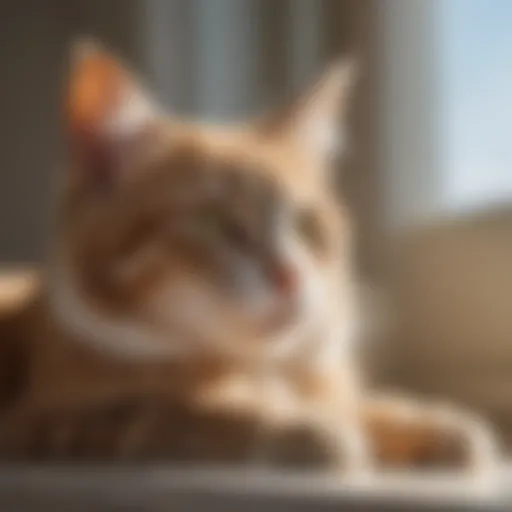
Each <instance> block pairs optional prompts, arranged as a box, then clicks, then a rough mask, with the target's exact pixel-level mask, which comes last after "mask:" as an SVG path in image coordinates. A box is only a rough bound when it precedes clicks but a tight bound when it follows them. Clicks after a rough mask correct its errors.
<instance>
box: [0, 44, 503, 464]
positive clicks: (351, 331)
mask: <svg viewBox="0 0 512 512" xmlns="http://www.w3.org/2000/svg"><path fill="white" fill-rule="evenodd" d="M356 67H357V66H355V64H354V63H353V62H352V61H347V60H345V61H341V62H338V63H335V64H334V65H332V66H331V67H330V68H329V69H328V70H327V71H326V72H325V74H324V75H323V76H322V77H321V78H320V80H319V81H318V82H317V83H316V85H315V86H314V87H312V88H311V89H310V90H308V91H307V92H306V94H304V95H303V96H302V97H301V98H299V100H298V101H296V102H294V103H292V104H291V105H290V106H288V107H287V108H285V109H282V110H281V111H279V112H277V113H273V114H272V115H269V116H263V117H262V118H258V119H256V120H253V121H251V122H247V123H245V124H238V125H231V126H211V125H206V124H200V123H195V122H192V121H187V120H180V119H178V118H176V117H173V116H167V115H164V113H163V111H162V110H161V109H160V108H159V107H158V106H157V105H156V102H155V101H154V100H153V99H152V98H151V96H150V95H148V94H147V92H146V90H145V88H144V87H143V86H142V85H141V84H140V82H139V80H137V79H136V78H135V77H134V75H133V74H132V73H131V72H130V71H129V70H128V68H127V67H126V66H124V65H123V64H121V62H120V61H119V59H117V58H116V57H114V56H113V54H111V53H110V52H108V51H107V50H105V49H104V48H103V47H101V46H99V45H98V44H94V43H90V42H88V43H85V44H84V43H82V44H80V45H78V46H76V48H75V51H74V57H73V59H72V63H71V70H70V76H69V83H68V88H67V91H68V92H67V97H66V100H65V113H66V126H65V128H66V137H67V142H68V150H69V151H68V165H67V167H66V173H65V176H64V178H63V187H62V191H61V196H60V201H59V204H58V211H57V222H56V226H55V233H54V237H53V239H52V242H51V251H50V253H51V254H50V258H49V264H48V268H47V269H46V272H45V273H44V275H43V276H40V277H39V278H37V279H35V280H34V283H33V286H32V288H30V291H28V292H27V291H26V293H25V298H24V300H22V301H20V299H19V297H16V304H15V307H8V305H6V304H3V305H2V310H3V313H2V314H1V316H0V318H1V324H0V326H1V329H2V330H1V334H0V343H1V353H0V365H1V368H3V369H4V371H3V372H2V381H1V386H0V403H1V406H2V407H1V411H2V414H1V416H0V455H1V456H2V457H3V458H4V459H15V460H19V459H25V460H27V459H28V460H63V459H69V460H84V459H87V460H103V461H142V460H155V459H164V460H169V461H174V462H176V461H180V462H182V461H194V462H200V463H205V464H207V463H221V462H222V463H225V462H233V463H243V464H263V465H269V466H275V467H301V468H302V467H321V468H331V469H333V470H339V471H340V472H351V471H354V472H357V471H362V472H366V471H372V470H373V469H375V468H382V467H404V468H405V467H414V466H418V465H432V466H436V465H439V466H443V465H446V464H448V465H457V466H459V467H467V468H470V469H472V470H473V469H475V468H486V469H488V468H493V467H494V466H495V464H496V461H497V459H498V455H497V447H496V446H497V443H496V442H495V439H494V436H493V434H492V432H491V429H490V428H489V427H488V426H487V425H486V423H485V422H484V421H483V420H482V419H480V418H479V417H477V416H474V415H473V414H472V413H467V412H465V411H462V410H460V409H458V408H452V407H445V406H441V405H437V404H424V403H421V402H420V401H418V400H415V399H412V398H403V397H398V396H393V395H389V396H388V395H386V394H384V393H383V394H382V395H376V394H375V393H374V392H373V391H371V390H370V389H369V388H368V387H367V385H366V384H365V382H364V373H363V371H362V370H361V368H360V364H359V362H358V361H357V357H356V355H355V348H356V341H357V331H358V322H359V321H358V307H357V298H356V296H357V293H356V292H357V280H356V277H355V275H354V271H353V269H352V256H351V251H352V249H351V247H352V245H353V244H352V241H351V239H352V228H351V222H350V215H349V212H348V211H347V209H346V208H345V207H344V206H343V205H342V204H340V201H339V199H338V198H337V197H335V194H334V192H333V186H332V182H331V179H330V178H331V176H330V171H331V167H332V164H331V161H332V158H333V156H334V154H335V153H336V147H335V146H336V141H338V140H339V139H340V130H339V129H338V128H337V125H338V120H339V119H340V118H341V119H342V120H345V118H346V115H345V112H346V110H347V108H348V106H349V103H350V96H351V92H352V89H353V87H354V83H355V81H356V80H355V77H356V75H357V72H356ZM3 302H5V303H6V302H8V301H3Z"/></svg>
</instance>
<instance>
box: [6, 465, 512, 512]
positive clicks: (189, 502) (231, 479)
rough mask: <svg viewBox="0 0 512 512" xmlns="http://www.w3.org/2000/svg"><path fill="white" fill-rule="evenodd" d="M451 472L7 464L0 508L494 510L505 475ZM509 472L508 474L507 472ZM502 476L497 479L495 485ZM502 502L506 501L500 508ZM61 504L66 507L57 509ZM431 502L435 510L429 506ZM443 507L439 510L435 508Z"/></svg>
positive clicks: (501, 494) (98, 510)
mask: <svg viewBox="0 0 512 512" xmlns="http://www.w3.org/2000/svg"><path fill="white" fill-rule="evenodd" d="M502 473H503V474H502V475H501V476H500V478H496V479H492V481H491V480H486V479H484V478H480V477H475V476H460V475H458V476H457V475H455V474H448V473H444V474H441V473H439V474H436V475H433V474H430V475H426V474H423V475H421V476H420V475H412V474H402V475H400V474H397V473H395V474H386V475H382V476H379V477H378V478H376V479H375V480H374V481H371V482H370V481H364V482H363V481H353V480H352V481H351V480H350V479H346V480H341V481H339V480H338V479H337V478H334V477H322V476H318V475H316V476H311V475H295V476H291V475H284V474H282V473H269V472H257V471H250V472H249V471H240V470H238V471H237V470H224V469H209V470H197V469H195V470H192V469H184V468H182V469H177V468H174V469H173V468H165V467H163V466H142V467H137V468H133V467H132V468H123V469H121V468H105V467H103V468H101V467H81V468H79V467H70V466H67V467H56V466H44V467H42V466H41V467H35V466H34V467H30V468H28V467H27V468H25V467H20V466H15V467H6V466H4V468H3V469H0V510H9V511H10V512H15V511H17V510H20V511H21V510H23V511H25V512H30V510H37V511H41V512H44V511H46V510H48V511H50V510H51V511H54V510H64V509H65V510H71V509H72V510H84V511H85V510H95V511H96V512H101V511H107V510H113V509H115V510H120V509H123V510H124V509H125V508H124V507H130V510H145V511H148V512H151V511H153V510H154V511H160V510H166V507H169V510H171V509H172V511H173V512H176V511H179V510H222V511H226V512H229V511H231V510H232V511H237V510H242V509H243V510H246V509H248V510H261V509H265V510H267V512H271V511H273V510H276V511H277V510H283V507H285V508H286V509H290V510H292V509H293V510H304V511H307V510H315V511H322V510H325V511H330V510H337V511H338V512H343V511H344V510H347V511H348V510H350V511H353V510H356V511H357V510H365V511H368V512H370V511H372V510H375V511H379V510H395V511H399V510H414V511H417V512H421V510H447V509H449V510H454V511H458V510H460V511H465V510H468V511H469V510H481V511H482V512H484V511H485V512H487V511H490V510H495V509H496V508H495V507H498V510H499V507H500V504H504V503H505V502H506V501H508V500H510V496H509V498H508V500H507V497H506V496H505V490H506V489H508V486H507V485H506V482H505V480H507V477H508V476H509V474H510V476H512V472H507V471H503V472H502ZM507 473H508V474H507ZM498 480H500V481H501V482H498ZM503 506H504V505H503ZM63 507H64V508H63ZM423 507H424V508H423ZM432 507H434V508H432ZM439 507H442V508H439Z"/></svg>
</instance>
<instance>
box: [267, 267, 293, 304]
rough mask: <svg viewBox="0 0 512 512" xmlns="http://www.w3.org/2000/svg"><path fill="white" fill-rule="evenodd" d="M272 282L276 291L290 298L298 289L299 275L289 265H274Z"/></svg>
mask: <svg viewBox="0 0 512 512" xmlns="http://www.w3.org/2000/svg"><path fill="white" fill-rule="evenodd" d="M271 275H272V282H273V284H274V286H275V287H276V289H277V291H278V292H279V293H280V294H282V295H284V296H286V297H290V296H292V295H294V294H295V293H296V292H297V289H298V287H299V275H298V272H297V269H296V268H295V267H293V266H292V265H289V264H284V263H279V264H275V265H274V266H273V269H272V274H271Z"/></svg>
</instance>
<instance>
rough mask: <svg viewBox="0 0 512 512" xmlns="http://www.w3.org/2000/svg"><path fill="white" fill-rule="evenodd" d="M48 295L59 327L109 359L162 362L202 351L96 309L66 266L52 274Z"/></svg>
mask: <svg viewBox="0 0 512 512" xmlns="http://www.w3.org/2000/svg"><path fill="white" fill-rule="evenodd" d="M48 294H49V307H50V310H51V313H52V316H53V317H54V320H55V321H56V322H57V324H58V325H59V326H60V327H61V328H62V329H63V330H65V331H66V332H68V333H70V334H71V335H72V338H73V339H76V340H77V342H79V343H83V344H85V345H86V346H88V347H90V348H92V349H94V350H96V351H99V352H103V353H105V354H108V355H109V356H115V357H118V358H121V359H126V360H129V361H133V360H135V361H143V362H150V361H157V362H160V361H162V360H167V359H168V360H171V359H177V358H188V357H191V356H192V355H194V353H196V352H197V351H198V350H199V347H198V346H197V345H196V344H193V343H190V342H188V343H184V340H183V339H182V338H181V337H180V336H179V335H178V334H171V333H169V332H166V333H159V332H157V331H156V330H155V329H154V328H152V327H151V326H148V325H144V324H143V323H142V322H140V321H137V320H134V319H131V318H116V317H115V316H113V315H110V314H108V313H104V312H100V311H99V310H97V309H95V308H94V306H92V305H91V304H90V302H89V301H88V299H87V297H86V296H85V295H84V294H83V293H82V292H81V291H80V289H79V287H78V285H77V282H76V280H75V278H74V276H73V272H72V271H71V270H70V268H69V267H68V266H66V265H65V264H59V265H57V266H55V268H54V269H53V271H51V274H50V276H49V284H48ZM187 341H189V340H187Z"/></svg>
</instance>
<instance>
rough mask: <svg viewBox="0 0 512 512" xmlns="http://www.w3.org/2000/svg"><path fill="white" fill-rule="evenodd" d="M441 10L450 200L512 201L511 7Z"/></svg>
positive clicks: (486, 2) (479, 0)
mask: <svg viewBox="0 0 512 512" xmlns="http://www.w3.org/2000/svg"><path fill="white" fill-rule="evenodd" d="M440 4H441V8H442V9H443V28H442V34H441V38H442V39H441V41H442V46H441V49H442V57H443V60H444V66H443V69H444V94H445V96H444V100H443V108H444V110H443V111H442V114H443V116H444V123H445V124H444V128H445V134H446V138H445V140H444V145H445V146H444V151H445V155H446V157H447V160H446V165H447V193H448V200H450V201H454V202H462V203H468V202H469V203H473V202H485V201H488V200H501V199H503V198H512V129H511V127H512V1H511V0H440Z"/></svg>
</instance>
